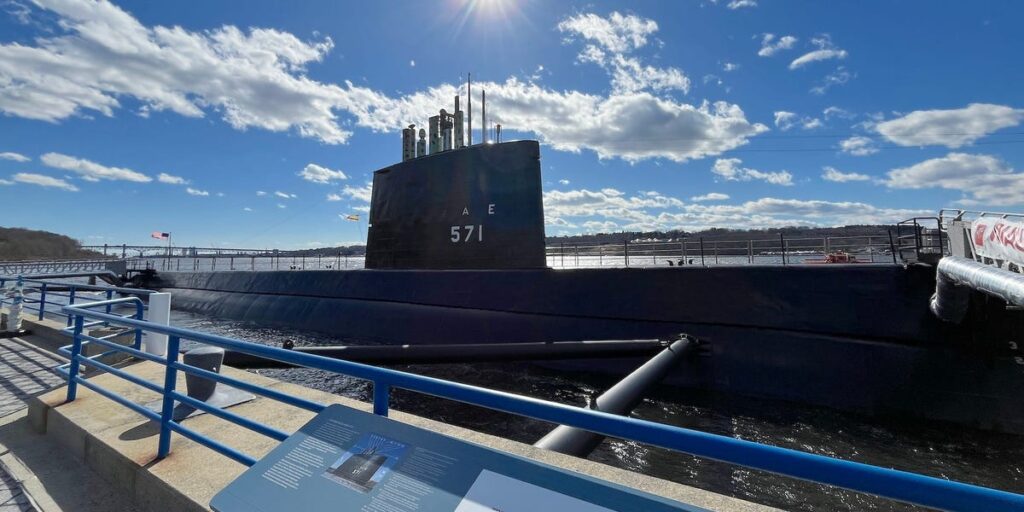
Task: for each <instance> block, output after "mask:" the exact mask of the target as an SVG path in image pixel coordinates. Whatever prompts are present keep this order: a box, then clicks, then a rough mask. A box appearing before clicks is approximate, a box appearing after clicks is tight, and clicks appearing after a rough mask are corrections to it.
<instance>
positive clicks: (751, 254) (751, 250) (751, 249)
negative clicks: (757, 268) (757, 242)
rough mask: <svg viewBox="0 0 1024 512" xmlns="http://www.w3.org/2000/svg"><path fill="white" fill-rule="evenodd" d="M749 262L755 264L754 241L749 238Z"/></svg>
mask: <svg viewBox="0 0 1024 512" xmlns="http://www.w3.org/2000/svg"><path fill="white" fill-rule="evenodd" d="M747 263H750V264H751V265H753V264H754V241H753V240H747Z"/></svg>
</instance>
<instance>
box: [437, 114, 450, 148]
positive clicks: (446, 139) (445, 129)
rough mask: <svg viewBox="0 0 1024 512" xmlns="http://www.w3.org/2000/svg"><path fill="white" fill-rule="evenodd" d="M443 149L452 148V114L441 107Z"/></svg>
mask: <svg viewBox="0 0 1024 512" xmlns="http://www.w3.org/2000/svg"><path fill="white" fill-rule="evenodd" d="M440 120H441V151H451V149H452V116H451V114H449V113H448V111H447V110H445V109H443V108H442V109H441V115H440Z"/></svg>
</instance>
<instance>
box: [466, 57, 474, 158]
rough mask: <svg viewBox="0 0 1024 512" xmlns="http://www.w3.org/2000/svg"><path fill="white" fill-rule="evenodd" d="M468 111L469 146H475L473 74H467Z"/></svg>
mask: <svg viewBox="0 0 1024 512" xmlns="http://www.w3.org/2000/svg"><path fill="white" fill-rule="evenodd" d="M466 109H467V110H469V127H468V131H469V144H467V146H472V145H473V74H472V73H466Z"/></svg>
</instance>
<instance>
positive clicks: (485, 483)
mask: <svg viewBox="0 0 1024 512" xmlns="http://www.w3.org/2000/svg"><path fill="white" fill-rule="evenodd" d="M541 510H557V511H558V512H613V511H612V510H611V509H609V508H606V507H602V506H600V505H595V504H593V503H590V502H588V501H585V500H582V499H580V498H575V497H572V496H568V495H566V494H562V493H560V492H558V491H553V490H551V489H547V488H545V487H541V486H539V485H534V484H531V483H529V482H524V481H522V480H519V479H516V478H512V477H510V476H507V475H502V474H500V473H495V472H493V471H488V470H486V469H485V470H483V471H481V472H480V474H479V475H478V476H477V477H476V480H475V481H473V485H472V486H470V488H469V490H468V491H466V494H465V495H464V496H463V497H462V501H460V502H459V505H458V506H457V507H455V511H454V512H538V511H541Z"/></svg>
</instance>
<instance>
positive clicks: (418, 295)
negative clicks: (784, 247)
mask: <svg viewBox="0 0 1024 512" xmlns="http://www.w3.org/2000/svg"><path fill="white" fill-rule="evenodd" d="M156 279H157V281H156V282H155V283H150V285H151V286H157V287H159V288H161V289H163V290H164V291H168V292H171V293H172V294H173V300H174V307H175V309H182V310H187V311H192V312H196V313H201V314H207V315H211V316H214V317H218V318H230V319H236V320H242V321H251V322H255V323H258V324H261V325H268V326H281V327H292V328H301V329H307V330H315V331H320V332H325V333H330V334H334V335H337V336H338V337H339V338H340V339H343V340H362V341H367V342H376V343H391V344H431V343H443V344H451V343H510V342H537V341H568V340H587V339H639V338H653V337H669V336H672V335H674V334H677V333H681V332H685V333H688V334H692V335H694V336H697V337H698V338H701V339H702V340H703V341H705V342H707V344H706V346H705V349H704V351H703V352H702V354H701V355H700V356H699V357H696V358H693V359H691V360H688V361H686V362H684V363H683V364H682V365H681V366H680V367H679V368H677V369H676V371H674V372H673V373H672V374H671V375H670V376H669V377H668V378H667V380H666V383H667V384H669V385H673V386H677V387H680V388H695V389H701V390H709V391H715V392H724V393H734V394H740V395H745V396H753V397H762V398H770V399H782V400H791V401H798V402H803V403H809V404H814V405H821V406H827V407H833V408H838V409H842V410H848V411H855V412H862V413H868V414H873V415H882V416H899V417H907V416H909V417H916V418H922V419H929V420H942V421H949V422H955V423H959V424H966V425H970V426H974V427H978V428H983V429H993V430H1001V431H1009V432H1024V407H1021V406H1022V405H1024V400H1022V399H1021V398H1020V394H1019V393H1018V392H1016V391H1014V390H1019V389H1021V384H1024V371H1022V369H1024V367H1021V366H1020V365H1019V364H1017V363H1016V362H1015V361H1014V354H1013V353H1012V352H1011V351H1010V350H1008V349H1007V348H1006V347H1005V346H1002V345H1000V344H998V343H991V342H989V343H982V342H977V341H975V340H976V339H977V338H978V336H975V335H973V334H971V332H969V331H968V330H967V329H964V328H954V327H951V326H949V325H946V324H942V323H940V322H939V321H938V320H936V319H935V318H934V317H932V315H931V314H930V312H929V311H928V298H929V297H930V295H931V293H932V292H933V290H934V286H935V281H934V270H933V269H932V268H930V267H927V266H909V267H903V266H896V265H829V266H809V265H808V266H800V265H796V266H742V267H740V266H738V267H716V268H687V267H682V268H679V267H674V268H667V267H663V268H635V269H634V268H630V269H625V268H624V269H579V270H551V269H539V270H444V271H434V270H358V271H273V272H200V273H175V272H168V273H160V274H159V275H158V276H156ZM610 291H614V292H610ZM975 334H976V333H975ZM642 362H643V361H642V360H640V359H616V360H583V361H574V362H571V363H569V362H566V363H564V365H565V367H570V368H575V369H579V370H583V371H597V372H607V373H612V374H625V373H627V372H629V371H631V370H632V369H634V368H635V367H636V366H638V365H639V364H641V363H642Z"/></svg>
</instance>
